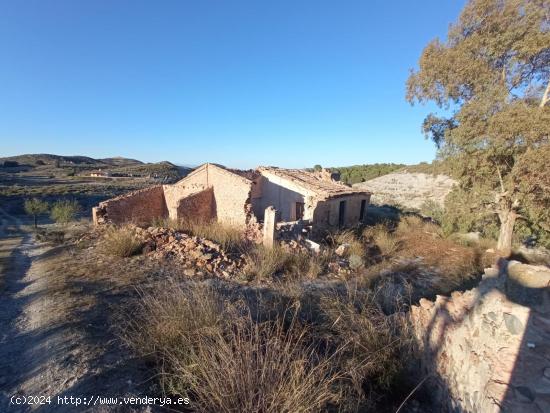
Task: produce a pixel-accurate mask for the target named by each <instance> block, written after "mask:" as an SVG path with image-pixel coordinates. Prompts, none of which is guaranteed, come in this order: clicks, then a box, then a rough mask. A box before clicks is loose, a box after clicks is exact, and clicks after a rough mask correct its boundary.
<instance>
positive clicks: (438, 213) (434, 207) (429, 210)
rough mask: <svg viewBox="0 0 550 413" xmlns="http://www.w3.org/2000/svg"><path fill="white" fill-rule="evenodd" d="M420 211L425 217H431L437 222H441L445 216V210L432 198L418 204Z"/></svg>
mask: <svg viewBox="0 0 550 413" xmlns="http://www.w3.org/2000/svg"><path fill="white" fill-rule="evenodd" d="M420 213H421V214H422V215H424V216H426V217H430V218H432V219H433V220H434V221H436V222H437V223H439V224H441V223H442V222H443V219H444V217H445V210H444V209H443V208H442V207H441V205H439V204H438V203H437V202H435V201H434V200H433V199H429V200H427V201H425V202H424V203H423V204H422V205H421V206H420Z"/></svg>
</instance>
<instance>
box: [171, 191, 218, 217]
mask: <svg viewBox="0 0 550 413" xmlns="http://www.w3.org/2000/svg"><path fill="white" fill-rule="evenodd" d="M213 202H214V192H213V191H212V188H207V189H205V190H204V191H201V192H197V193H195V194H192V195H189V196H187V197H185V198H182V199H180V201H179V203H178V207H177V216H178V218H179V219H183V220H187V221H199V222H208V221H210V220H211V219H212V218H214V210H213Z"/></svg>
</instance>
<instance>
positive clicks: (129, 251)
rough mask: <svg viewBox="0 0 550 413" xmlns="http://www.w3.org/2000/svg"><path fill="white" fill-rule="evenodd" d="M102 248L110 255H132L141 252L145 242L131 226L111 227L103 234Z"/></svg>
mask: <svg viewBox="0 0 550 413" xmlns="http://www.w3.org/2000/svg"><path fill="white" fill-rule="evenodd" d="M102 248H103V251H104V252H105V253H107V254H110V255H115V256H117V257H131V256H132V255H136V254H139V253H140V252H141V249H142V248H143V242H142V241H141V240H140V239H139V237H138V236H137V235H136V234H135V232H134V230H133V229H132V228H130V227H122V228H115V227H111V228H109V229H108V230H107V231H106V233H105V234H104V235H103V242H102Z"/></svg>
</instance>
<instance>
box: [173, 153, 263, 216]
mask: <svg viewBox="0 0 550 413" xmlns="http://www.w3.org/2000/svg"><path fill="white" fill-rule="evenodd" d="M252 185H253V183H252V181H250V180H249V179H246V178H244V177H242V176H240V175H237V174H235V173H233V172H230V171H228V170H226V169H224V168H220V167H219V166H216V165H213V164H205V165H203V166H201V167H200V168H198V169H196V170H195V171H193V172H192V173H191V174H189V175H187V176H186V177H185V178H184V179H182V180H181V181H179V182H176V183H175V184H173V185H165V186H164V194H165V197H166V204H167V208H168V214H169V216H170V218H174V219H176V218H181V216H180V214H181V213H182V211H183V209H182V208H181V207H180V202H181V200H182V199H184V198H185V197H189V196H191V195H194V194H197V193H200V192H202V191H205V190H206V189H208V188H210V189H211V191H212V199H211V203H210V205H211V214H212V216H213V217H215V218H216V219H217V220H218V221H219V222H222V223H226V224H231V225H238V226H246V225H247V224H248V223H249V222H250V220H251V217H252V215H253V214H252V211H251V206H250V196H251V191H252ZM197 199H199V198H197ZM200 199H206V198H204V197H202V198H200Z"/></svg>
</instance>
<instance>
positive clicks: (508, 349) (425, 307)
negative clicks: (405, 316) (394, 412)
mask: <svg viewBox="0 0 550 413" xmlns="http://www.w3.org/2000/svg"><path fill="white" fill-rule="evenodd" d="M549 285H550V270H549V269H548V268H545V267H534V266H529V265H524V264H520V263H517V262H511V263H509V264H508V263H504V265H502V266H501V269H500V271H498V270H496V269H488V270H486V275H485V276H484V279H483V280H482V282H481V283H480V285H479V287H478V288H474V289H472V290H470V291H466V292H463V293H461V292H455V293H453V294H452V295H451V297H449V298H447V297H442V296H437V299H436V300H435V302H432V301H428V300H424V299H423V300H421V301H420V305H419V306H413V307H412V309H411V313H410V316H411V321H412V325H413V326H414V331H415V335H416V338H417V340H418V342H419V346H420V359H421V369H422V372H421V377H429V380H428V384H425V386H426V387H428V388H429V393H430V394H431V395H432V396H433V399H434V401H435V402H436V403H437V404H439V406H437V408H438V411H452V412H484V413H491V412H495V413H496V412H500V411H510V412H512V411H514V412H515V411H518V412H519V411H530V412H540V413H542V412H547V411H550V410H549V407H550V314H549V312H550V304H549V302H548V286H549ZM545 297H546V298H545Z"/></svg>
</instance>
